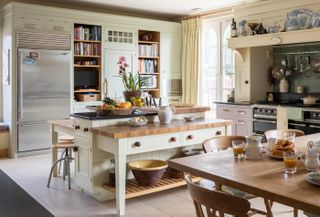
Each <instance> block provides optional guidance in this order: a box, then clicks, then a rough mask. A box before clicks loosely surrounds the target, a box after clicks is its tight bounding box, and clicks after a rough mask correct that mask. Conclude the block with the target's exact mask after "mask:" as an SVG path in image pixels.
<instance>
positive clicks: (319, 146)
mask: <svg viewBox="0 0 320 217" xmlns="http://www.w3.org/2000/svg"><path fill="white" fill-rule="evenodd" d="M307 147H308V150H309V151H316V152H318V153H319V154H320V141H309V142H308V143H307Z"/></svg>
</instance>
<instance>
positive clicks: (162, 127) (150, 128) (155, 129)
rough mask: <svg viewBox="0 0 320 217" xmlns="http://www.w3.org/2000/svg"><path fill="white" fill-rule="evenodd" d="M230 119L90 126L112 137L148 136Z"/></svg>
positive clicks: (221, 123) (226, 122)
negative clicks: (137, 125) (134, 125)
mask: <svg viewBox="0 0 320 217" xmlns="http://www.w3.org/2000/svg"><path fill="white" fill-rule="evenodd" d="M231 124H232V121H229V120H221V119H199V120H195V121H192V122H185V121H172V122H171V123H170V124H160V123H149V124H147V125H145V126H142V127H130V126H127V125H123V126H108V127H96V128H91V129H90V131H91V132H92V133H94V134H98V135H101V136H106V137H109V138H113V139H120V138H129V137H137V136H149V135H156V134H165V133H174V132H181V131H189V130H199V129H206V128H214V127H223V126H228V125H231Z"/></svg>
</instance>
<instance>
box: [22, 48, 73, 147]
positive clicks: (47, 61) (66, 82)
mask: <svg viewBox="0 0 320 217" xmlns="http://www.w3.org/2000/svg"><path fill="white" fill-rule="evenodd" d="M18 60H19V62H18V102H17V104H18V114H17V115H18V123H17V125H18V126H17V128H18V144H17V145H18V147H17V150H18V152H27V151H38V150H44V149H49V148H50V145H51V144H50V142H51V139H50V132H49V124H48V123H47V121H48V120H51V119H62V118H68V117H69V114H70V103H71V101H70V90H71V88H70V85H71V84H70V76H71V73H70V67H71V66H70V61H71V59H70V51H65V50H42V49H19V50H18Z"/></svg>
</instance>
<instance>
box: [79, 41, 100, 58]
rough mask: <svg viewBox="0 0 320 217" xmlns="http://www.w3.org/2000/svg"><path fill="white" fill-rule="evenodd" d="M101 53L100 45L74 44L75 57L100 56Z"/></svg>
mask: <svg viewBox="0 0 320 217" xmlns="http://www.w3.org/2000/svg"><path fill="white" fill-rule="evenodd" d="M100 53H101V46H100V44H93V43H85V42H76V43H75V44H74V54H75V55H85V56H99V55H100Z"/></svg>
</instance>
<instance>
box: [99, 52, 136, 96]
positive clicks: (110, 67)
mask: <svg viewBox="0 0 320 217" xmlns="http://www.w3.org/2000/svg"><path fill="white" fill-rule="evenodd" d="M120 56H124V57H125V58H126V62H127V64H128V65H129V67H128V68H127V69H126V71H127V72H133V73H137V67H136V62H137V61H136V59H137V56H136V51H129V50H113V49H105V58H104V65H105V78H106V79H107V83H108V85H107V86H108V96H110V97H112V98H117V99H121V100H124V97H123V91H124V90H125V89H124V86H123V83H122V80H121V78H120V77H119V65H118V64H117V62H118V61H119V57H120ZM104 92H105V91H104Z"/></svg>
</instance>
